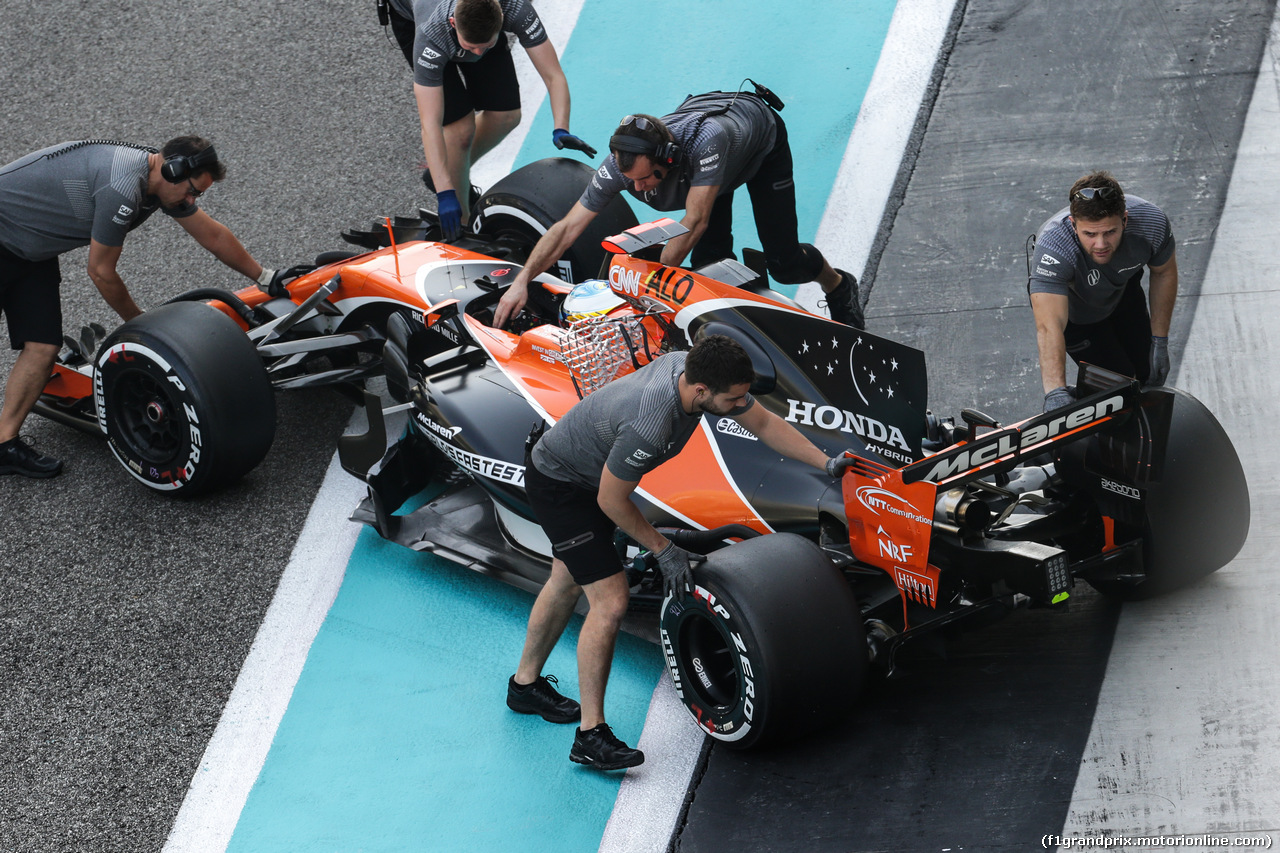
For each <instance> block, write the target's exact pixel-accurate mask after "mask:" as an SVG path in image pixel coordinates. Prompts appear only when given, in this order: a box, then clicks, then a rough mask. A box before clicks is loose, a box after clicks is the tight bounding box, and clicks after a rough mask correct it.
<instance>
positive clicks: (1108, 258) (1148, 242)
mask: <svg viewBox="0 0 1280 853" xmlns="http://www.w3.org/2000/svg"><path fill="white" fill-rule="evenodd" d="M1068 199H1069V201H1070V206H1069V207H1066V208H1064V209H1062V210H1060V211H1058V212H1057V213H1055V214H1054V215H1053V216H1052V217H1050V218H1049V221H1048V222H1046V223H1045V224H1044V225H1042V226H1041V227H1040V233H1039V234H1038V235H1037V237H1036V243H1035V251H1034V253H1033V258H1034V261H1033V262H1032V263H1031V265H1030V266H1031V271H1030V278H1029V280H1028V282H1027V290H1028V292H1029V293H1030V295H1031V310H1032V312H1033V313H1034V314H1035V320H1036V340H1037V343H1038V344H1039V349H1040V378H1041V380H1042V382H1043V383H1044V392H1045V395H1044V410H1045V411H1046V412H1047V411H1050V410H1052V409H1057V408H1061V407H1062V406H1066V405H1070V403H1071V402H1072V400H1073V399H1074V394H1073V391H1072V389H1071V388H1069V387H1068V386H1067V366H1066V362H1067V359H1066V357H1067V356H1068V355H1070V356H1071V358H1072V359H1073V360H1074V361H1075V362H1076V364H1077V365H1078V364H1079V363H1080V362H1082V361H1087V362H1089V363H1090V364H1096V365H1097V366H1098V367H1105V368H1107V369H1108V370H1114V371H1116V372H1117V373H1123V374H1124V375H1125V376H1133V377H1135V378H1137V379H1138V380H1140V381H1141V382H1142V383H1143V384H1145V385H1163V384H1164V381H1165V378H1166V377H1167V376H1168V375H1169V322H1170V319H1171V318H1172V317H1173V305H1174V301H1175V300H1176V299H1177V296H1178V260H1177V258H1176V257H1175V256H1174V240H1173V230H1172V229H1171V227H1170V225H1169V218H1168V217H1167V216H1165V215H1164V212H1163V211H1161V210H1160V208H1158V207H1156V206H1155V205H1154V204H1152V203H1151V202H1149V201H1144V200H1143V199H1140V198H1138V197H1137V196H1132V195H1131V196H1128V197H1126V196H1125V194H1124V191H1123V190H1121V189H1120V184H1118V183H1117V182H1116V179H1115V178H1114V177H1112V175H1111V173H1110V172H1104V171H1098V172H1091V173H1089V174H1087V175H1085V176H1084V177H1082V178H1080V179H1079V180H1078V181H1076V182H1075V184H1073V185H1072V187H1071V192H1070V193H1069V194H1068ZM1143 266H1147V267H1150V268H1151V283H1150V285H1149V289H1150V291H1151V294H1150V304H1151V311H1150V314H1148V313H1147V304H1146V300H1144V298H1143V293H1142V268H1143Z"/></svg>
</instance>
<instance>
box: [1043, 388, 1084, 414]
mask: <svg viewBox="0 0 1280 853" xmlns="http://www.w3.org/2000/svg"><path fill="white" fill-rule="evenodd" d="M1075 401H1076V397H1075V395H1074V394H1072V393H1071V389H1070V388H1068V387H1067V386H1065V385H1063V386H1061V387H1059V388H1054V389H1053V390H1052V391H1050V392H1049V393H1048V394H1045V395H1044V410H1045V411H1046V412H1052V411H1053V410H1054V409H1061V408H1062V407H1063V406H1070V405H1071V404H1072V403H1074V402H1075Z"/></svg>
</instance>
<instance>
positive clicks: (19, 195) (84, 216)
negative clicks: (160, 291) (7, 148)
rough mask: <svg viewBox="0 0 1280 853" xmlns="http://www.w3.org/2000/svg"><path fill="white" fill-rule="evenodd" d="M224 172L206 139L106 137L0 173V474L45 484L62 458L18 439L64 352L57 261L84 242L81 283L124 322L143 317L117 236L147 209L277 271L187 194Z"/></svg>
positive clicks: (255, 270) (49, 151)
mask: <svg viewBox="0 0 1280 853" xmlns="http://www.w3.org/2000/svg"><path fill="white" fill-rule="evenodd" d="M225 174H226V167H225V166H224V165H223V164H222V163H221V162H220V161H219V160H218V155H217V152H216V151H214V149H213V146H212V145H211V144H210V143H209V142H208V140H205V139H202V138H200V137H198V136H182V137H178V138H176V139H171V140H169V142H167V143H165V145H164V148H163V149H162V150H161V151H156V150H155V149H154V148H147V147H144V146H139V145H132V144H128V143H122V142H107V141H103V140H84V141H81V142H63V143H60V144H58V145H53V146H50V147H48V148H43V149H41V150H39V151H35V152H33V153H31V154H28V155H27V156H25V157H21V158H19V159H17V160H15V161H13V162H12V163H10V164H8V165H7V166H3V167H0V310H3V313H4V315H5V318H6V319H7V320H8V324H9V340H10V343H11V345H12V346H13V348H14V349H15V350H20V354H19V355H18V358H17V361H16V362H15V363H14V366H13V369H12V370H11V371H10V373H9V378H8V380H7V383H6V385H5V393H4V406H3V408H2V409H0V474H23V475H25V476H28V477H52V476H54V475H55V474H57V473H59V472H60V471H61V470H62V463H61V462H60V461H58V460H56V459H52V458H50V457H48V456H44V455H42V454H40V453H38V452H36V451H35V450H33V449H32V448H31V447H30V446H29V445H28V444H26V443H25V442H24V441H23V440H21V439H20V438H18V431H19V429H20V428H21V427H22V424H23V421H25V420H26V417H27V414H28V413H29V412H30V411H31V409H32V407H33V406H34V405H35V403H36V400H37V399H39V396H40V393H41V391H42V390H43V388H44V386H45V383H46V382H47V381H48V379H49V374H50V372H51V371H52V369H53V363H54V361H55V359H56V358H57V356H58V351H59V350H60V349H61V348H62V307H61V299H60V296H59V286H60V284H61V281H62V274H61V271H60V269H59V266H58V256H59V255H61V254H62V253H63V252H67V251H70V250H71V249H76V248H79V247H81V246H88V247H89V269H88V271H89V278H90V280H92V281H93V283H94V285H95V286H96V287H97V288H98V290H99V292H101V293H102V297H103V299H105V300H106V301H107V304H108V305H110V306H111V308H112V309H113V310H115V312H116V313H117V314H119V315H120V318H121V319H122V320H130V319H132V318H134V317H136V316H137V315H139V314H141V313H142V310H141V309H140V308H138V306H137V304H136V303H135V302H134V301H133V297H132V296H131V295H130V294H129V290H128V288H127V287H125V284H124V281H123V280H122V279H121V278H120V274H119V273H118V272H117V271H116V265H117V262H118V261H119V259H120V253H121V251H122V250H123V248H124V240H125V236H126V235H127V234H128V233H129V232H130V231H131V230H133V229H134V228H136V227H138V226H139V225H141V224H142V223H143V222H144V221H146V219H147V218H148V217H149V216H151V214H152V213H154V212H155V211H156V210H161V211H163V212H164V213H165V214H167V215H168V216H171V217H173V218H174V219H176V220H177V221H178V223H179V224H180V225H182V227H183V228H184V229H186V231H187V233H188V234H190V235H191V236H192V237H194V238H195V239H196V242H198V243H199V244H200V245H201V246H203V247H205V248H206V249H208V250H209V251H210V252H212V253H213V255H214V256H215V257H217V258H218V260H220V261H222V262H223V263H224V264H226V265H227V266H229V267H231V268H232V269H233V270H236V271H237V272H239V273H242V274H243V275H245V276H247V277H249V278H251V279H254V280H255V281H257V282H258V284H259V286H261V287H263V288H267V287H269V286H271V285H273V284H275V283H276V282H275V279H276V273H275V272H274V271H273V270H269V269H264V268H263V267H262V265H261V264H259V263H258V262H257V261H255V260H254V259H253V256H251V255H250V254H249V253H248V252H247V251H246V250H245V248H244V246H242V245H241V244H240V241H239V240H237V239H236V237H235V235H234V234H232V233H231V231H230V229H228V228H227V227H226V226H225V225H223V224H221V223H219V222H218V221H216V220H215V219H214V218H213V217H211V216H210V215H209V214H207V213H205V212H204V211H202V210H200V208H199V207H197V206H196V199H198V198H199V197H200V196H202V195H203V194H204V193H205V191H207V190H208V189H209V187H210V186H212V185H213V183H214V181H220V180H222V179H223V177H224V176H225Z"/></svg>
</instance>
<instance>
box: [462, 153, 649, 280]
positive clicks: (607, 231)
mask: <svg viewBox="0 0 1280 853" xmlns="http://www.w3.org/2000/svg"><path fill="white" fill-rule="evenodd" d="M593 174H595V170H594V169H593V168H592V167H590V166H588V165H586V164H585V163H581V162H579V161H577V160H570V159H568V158H566V157H548V158H547V159H545V160H539V161H537V162H536V163H530V164H529V165H528V166H525V167H523V168H521V169H517V170H516V171H514V172H512V173H511V174H510V175H507V176H506V177H505V178H503V179H502V180H500V181H498V182H497V183H496V184H494V185H493V186H492V187H490V188H489V191H488V192H487V193H485V194H484V195H483V196H481V198H480V201H478V202H477V203H476V213H475V215H474V216H473V221H474V223H475V224H474V229H475V232H476V234H477V235H478V236H480V237H484V238H486V239H491V240H497V239H502V238H507V239H509V240H513V241H515V242H517V243H523V244H527V245H528V248H529V250H532V249H533V246H534V244H535V243H537V242H538V240H539V238H541V237H542V235H543V234H545V233H547V229H549V228H550V227H551V226H552V225H555V224H556V223H557V222H559V221H560V220H561V219H563V218H564V216H565V215H566V214H567V213H568V212H569V211H570V210H571V209H572V208H573V205H574V204H575V203H576V202H577V201H578V199H579V198H580V197H581V196H582V191H583V189H584V188H585V187H586V186H587V183H588V182H589V181H590V180H591V176H592V175H593ZM637 223H638V220H637V219H636V215H635V213H633V212H632V210H631V207H630V206H629V205H628V204H627V202H626V200H625V199H624V198H623V197H622V196H621V195H619V196H617V197H616V198H614V199H613V200H612V201H611V202H609V204H608V205H607V206H606V207H605V209H604V210H602V211H600V213H598V214H596V217H595V218H594V219H593V220H591V222H590V223H589V224H588V225H587V227H586V229H585V230H584V231H583V232H582V234H581V235H579V237H578V239H577V241H576V242H574V244H573V245H572V246H570V247H569V248H568V250H566V251H565V253H564V255H563V256H562V257H561V258H560V260H559V262H558V263H557V264H556V265H555V266H553V267H552V268H551V269H549V270H547V272H549V273H551V274H552V275H554V276H556V277H558V278H561V279H564V280H565V281H568V282H570V283H575V284H576V283H577V282H581V281H586V280H587V279H591V278H596V277H597V276H598V275H599V273H600V267H601V264H602V263H603V261H604V259H605V257H606V253H605V250H604V249H603V247H601V245H600V241H601V240H604V239H605V238H606V237H611V236H613V235H614V234H618V233H620V232H622V231H625V230H626V229H628V228H631V227H633V226H635V225H636V224H637ZM526 254H527V253H526ZM522 260H523V259H522Z"/></svg>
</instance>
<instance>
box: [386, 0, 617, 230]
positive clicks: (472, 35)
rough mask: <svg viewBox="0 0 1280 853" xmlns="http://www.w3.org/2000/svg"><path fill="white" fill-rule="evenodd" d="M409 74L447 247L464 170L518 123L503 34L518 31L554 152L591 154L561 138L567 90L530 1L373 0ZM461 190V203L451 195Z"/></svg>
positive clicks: (467, 184)
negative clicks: (539, 85)
mask: <svg viewBox="0 0 1280 853" xmlns="http://www.w3.org/2000/svg"><path fill="white" fill-rule="evenodd" d="M378 16H379V20H381V21H382V23H383V24H387V23H390V24H391V30H392V32H393V33H395V37H396V41H397V42H398V43H399V44H400V49H401V50H402V51H403V52H404V58H405V59H407V60H408V61H409V66H410V67H411V68H412V69H413V95H414V98H415V99H416V100H417V102H418V119H419V121H420V122H421V125H422V148H423V151H424V152H425V153H426V155H427V168H426V169H425V170H424V171H423V173H422V181H423V183H425V184H426V185H427V189H428V190H431V191H432V192H434V193H435V194H436V210H437V211H438V212H439V214H440V226H441V228H442V230H443V231H444V237H445V239H446V240H452V239H454V238H455V237H457V236H458V233H459V231H461V229H462V223H464V222H466V221H468V220H469V219H470V216H471V205H472V203H473V202H474V201H475V199H474V198H473V197H472V196H471V194H470V189H471V164H472V163H474V162H475V161H476V160H479V159H480V158H481V157H483V156H484V155H485V154H487V153H488V152H489V151H491V150H492V149H493V147H494V146H495V145H497V144H498V143H499V142H501V141H502V140H503V139H505V138H506V136H507V134H509V133H510V132H511V131H513V130H515V128H516V125H518V124H519V123H520V84H519V82H518V81H517V80H516V70H515V64H514V63H513V62H512V60H511V49H510V48H509V47H508V45H507V39H506V36H505V35H504V32H511V33H515V34H516V38H518V39H519V40H520V44H521V45H522V46H523V47H524V49H525V52H526V53H528V54H529V60H530V61H531V62H532V63H533V67H534V68H535V69H537V71H538V74H539V75H540V76H541V77H542V82H543V83H545V84H546V87H547V95H548V97H549V99H550V101H551V115H552V117H553V119H554V126H555V130H553V131H552V132H551V141H552V142H553V143H554V144H555V146H556V148H561V149H564V148H570V149H573V150H575V151H582V152H583V153H585V154H586V155H587V156H588V157H594V156H596V152H595V149H594V148H592V147H591V146H589V145H587V144H586V143H585V142H583V141H582V140H581V139H579V138H578V137H576V136H574V135H573V134H571V133H569V83H568V82H567V81H566V80H565V76H564V71H563V70H561V68H560V58H559V57H558V56H557V55H556V49H555V47H554V46H553V45H552V44H551V42H550V41H549V40H548V39H547V31H546V29H545V28H544V27H543V25H542V21H541V19H540V18H539V17H538V13H537V12H536V11H535V10H534V8H533V4H532V3H530V2H529V0H378ZM459 193H461V196H459Z"/></svg>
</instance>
